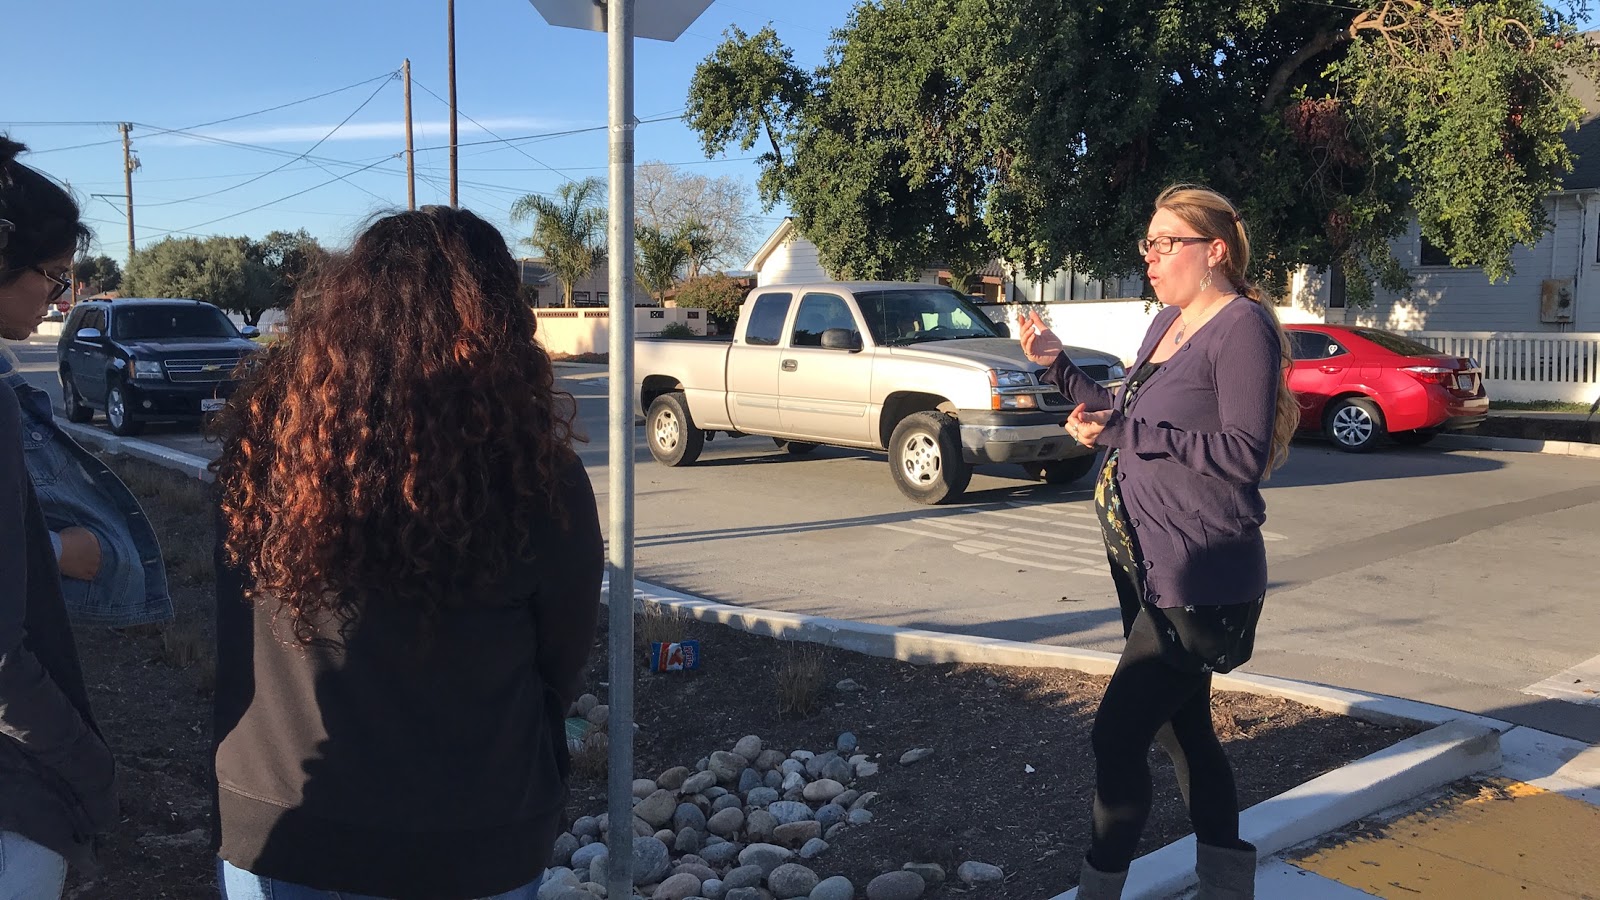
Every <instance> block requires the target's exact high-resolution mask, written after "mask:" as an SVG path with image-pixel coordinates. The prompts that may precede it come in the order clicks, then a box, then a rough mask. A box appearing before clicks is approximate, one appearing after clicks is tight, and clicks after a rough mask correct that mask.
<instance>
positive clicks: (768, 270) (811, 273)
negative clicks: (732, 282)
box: [756, 235, 831, 287]
mask: <svg viewBox="0 0 1600 900" xmlns="http://www.w3.org/2000/svg"><path fill="white" fill-rule="evenodd" d="M829 280H831V279H829V278H828V273H827V272H825V271H823V269H822V261H821V260H820V259H818V257H817V245H816V244H813V243H811V242H810V241H808V240H806V239H805V238H803V237H799V236H798V235H797V236H795V237H793V238H791V239H790V240H787V241H784V242H783V243H781V244H779V245H778V246H777V248H776V249H774V250H773V251H772V253H771V255H769V256H768V257H767V259H766V261H765V262H763V263H762V264H761V268H760V269H758V270H757V271H756V287H765V286H766V285H769V284H792V283H794V282H801V281H829Z"/></svg>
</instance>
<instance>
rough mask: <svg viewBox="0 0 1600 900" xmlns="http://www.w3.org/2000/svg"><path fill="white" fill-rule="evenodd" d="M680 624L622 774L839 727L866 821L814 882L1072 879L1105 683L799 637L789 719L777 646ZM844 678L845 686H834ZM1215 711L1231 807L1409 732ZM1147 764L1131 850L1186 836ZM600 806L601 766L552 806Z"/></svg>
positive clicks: (638, 685) (1174, 803) (956, 891)
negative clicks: (1144, 801)
mask: <svg viewBox="0 0 1600 900" xmlns="http://www.w3.org/2000/svg"><path fill="white" fill-rule="evenodd" d="M681 627H682V629H683V633H684V634H685V635H686V636H687V637H688V638H692V639H697V640H699V641H700V642H701V648H702V654H703V659H704V661H703V664H702V668H701V669H700V670H698V671H692V672H680V673H669V674H655V673H651V672H649V671H647V670H646V669H645V667H644V665H643V662H642V660H643V659H644V654H643V653H642V652H641V653H639V654H637V658H638V659H639V660H640V663H639V665H636V666H635V675H634V698H635V708H636V717H637V721H638V725H639V728H638V739H637V741H636V742H635V745H634V753H635V767H634V768H635V772H636V774H637V776H638V777H640V778H653V777H655V776H656V775H659V774H660V773H661V772H662V771H664V770H666V769H668V768H671V767H673V766H688V767H689V768H690V769H691V770H692V769H693V768H694V767H695V764H696V762H697V761H698V760H700V759H701V758H703V757H706V756H708V755H709V754H710V753H711V752H712V751H715V750H731V749H732V748H733V745H734V743H735V742H736V741H738V740H739V738H741V737H743V736H745V735H749V734H753V735H756V736H758V737H760V738H761V739H762V740H763V741H764V742H765V743H766V744H767V745H768V746H769V747H774V748H777V749H781V750H783V751H785V752H788V751H792V750H810V751H813V752H817V753H821V752H823V751H826V750H832V749H834V747H835V741H836V739H837V738H838V736H839V735H840V734H841V733H843V732H847V731H848V732H851V733H852V734H854V735H855V736H856V738H857V739H858V741H859V745H860V749H859V750H857V751H856V752H857V753H863V754H866V755H867V756H869V757H870V758H871V759H872V761H874V762H877V763H878V764H879V766H880V769H879V772H878V774H876V775H873V776H871V777H869V778H865V779H861V780H860V781H858V782H856V783H853V784H851V785H849V786H850V787H853V788H856V789H859V790H862V791H869V790H870V791H877V792H879V798H878V800H877V802H876V803H875V804H874V805H873V807H872V812H873V814H874V818H873V820H872V821H871V822H869V823H867V824H865V825H859V826H850V827H848V828H847V829H845V830H844V831H843V832H841V833H840V834H839V835H838V837H837V838H836V839H835V840H833V841H830V842H829V843H830V847H829V849H828V851H827V852H826V853H824V854H823V855H822V856H821V857H819V858H817V859H815V860H812V861H810V862H808V863H806V864H807V865H808V866H810V867H811V868H813V869H814V870H815V871H816V872H817V874H818V875H819V876H822V877H824V878H826V877H828V876H830V875H844V876H846V877H848V878H849V879H850V880H851V881H852V882H853V883H854V884H855V885H856V888H857V891H858V896H860V895H862V894H861V892H862V891H864V889H865V887H866V885H867V882H869V881H871V880H872V878H874V877H875V876H877V875H880V874H882V873H884V872H888V871H891V870H894V869H899V868H900V867H901V866H903V865H904V864H906V863H910V862H933V863H938V864H940V865H941V866H943V867H944V869H945V870H946V872H947V873H948V876H949V881H948V882H947V883H946V884H945V885H944V886H942V887H941V888H938V889H934V890H930V891H929V892H928V893H926V894H924V897H953V896H958V895H962V894H965V893H967V892H969V891H975V892H979V893H982V894H983V895H985V896H989V897H1007V898H1025V900H1037V898H1041V897H1052V896H1055V895H1056V894H1057V893H1060V892H1061V891H1064V890H1066V889H1067V888H1069V887H1071V886H1072V885H1074V884H1076V883H1077V874H1078V867H1079V864H1080V863H1081V861H1082V858H1083V853H1084V850H1085V849H1086V848H1087V838H1088V835H1089V821H1088V813H1089V797H1090V791H1091V788H1092V785H1093V777H1094V759H1093V756H1092V754H1091V752H1090V748H1089V729H1090V726H1091V725H1092V723H1093V720H1094V711H1095V708H1096V706H1097V705H1098V703H1099V700H1100V695H1101V693H1102V692H1103V691H1104V690H1105V683H1106V679H1105V678H1102V677H1096V676H1089V675H1084V674H1082V673H1079V672H1073V671H1068V670H1060V669H1031V668H1013V667H1005V666H976V665H965V664H942V665H928V666H917V665H912V664H909V663H902V662H898V661H895V660H886V659H878V658H875V657H869V656H862V655H860V654H855V653H849V652H845V651H838V650H830V649H826V648H821V647H815V648H812V649H811V650H810V651H808V653H809V654H814V658H815V659H816V660H817V661H818V662H820V664H821V670H822V673H823V675H822V678H821V679H820V684H821V686H820V688H819V689H818V690H817V691H816V697H815V701H816V702H815V708H814V710H813V711H812V712H811V713H809V714H808V715H804V716H797V715H793V714H785V713H784V712H782V707H784V706H786V705H788V704H787V703H786V702H785V701H786V700H787V699H788V695H789V694H790V693H792V691H791V689H790V683H789V682H790V680H791V679H790V677H789V673H790V672H791V671H792V669H791V667H790V666H786V665H785V659H784V656H785V648H786V647H791V646H793V645H788V644H784V643H782V642H778V641H775V640H772V639H770V638H765V637H759V636H756V635H751V634H747V633H745V632H741V631H736V630H733V629H729V628H725V627H722V626H718V625H707V624H703V623H699V622H693V621H691V622H687V623H684V624H683V625H682V626H681ZM638 630H639V631H643V630H644V628H640V629H638ZM603 631H604V620H602V632H603ZM606 651H607V648H606V638H605V636H604V635H603V634H602V635H601V636H600V637H598V638H597V640H596V644H595V648H594V656H593V659H592V662H591V665H590V669H589V683H590V684H591V685H594V686H597V687H596V688H595V692H596V693H597V695H599V696H600V698H601V699H602V701H603V700H604V699H605V696H606V695H605V691H604V688H603V687H599V686H600V685H602V684H603V683H604V682H605V681H606V679H607V677H608V672H607V669H606V665H607V664H606V658H607V652H606ZM790 652H791V653H792V652H793V651H790ZM846 679H848V680H849V681H852V682H854V683H855V685H856V686H857V687H859V690H841V689H840V688H839V687H838V684H839V683H840V682H841V681H844V680H846ZM1214 718H1215V721H1216V727H1217V731H1218V734H1219V735H1220V736H1221V737H1222V739H1223V742H1224V744H1225V746H1226V747H1227V750H1228V755H1229V757H1230V759H1231V760H1232V761H1233V764H1234V767H1235V770H1236V774H1237V777H1238V784H1239V802H1240V805H1241V808H1243V807H1248V806H1250V805H1252V804H1255V803H1259V802H1260V801H1262V800H1265V799H1267V798H1269V797H1272V796H1274V795H1276V794H1279V793H1282V792H1283V791H1285V790H1288V789H1289V788H1291V787H1293V786H1295V785H1297V784H1300V783H1302V782H1304V781H1307V780H1309V779H1311V778H1314V777H1316V776H1318V775H1320V774H1322V773H1324V772H1327V771H1330V770H1332V769H1335V768H1338V767H1339V766H1341V765H1343V764H1345V763H1347V762H1349V761H1351V760H1354V759H1358V758H1360V757H1362V756H1366V755H1368V754H1370V753H1373V752H1376V751H1378V750H1380V749H1383V748H1384V747H1387V746H1389V745H1390V744H1393V743H1394V742H1396V741H1398V740H1400V739H1402V738H1404V737H1407V736H1409V735H1410V734H1413V733H1415V732H1414V731H1413V730H1410V729H1393V728H1382V727H1378V726H1375V725H1370V724H1367V723H1365V722H1360V721H1357V720H1355V719H1349V718H1345V717H1343V716H1337V715H1333V714H1331V713H1327V712H1324V711H1322V710H1318V709H1314V708H1311V707H1307V706H1302V705H1300V704H1298V703H1293V702H1290V701H1287V700H1280V699H1275V698H1267V697H1258V696H1254V695H1250V694H1236V693H1223V694H1219V695H1218V697H1217V701H1216V704H1215V714H1214ZM919 747H926V748H931V749H932V750H933V751H934V753H933V755H932V756H931V757H930V758H928V759H927V760H925V761H923V762H919V763H916V764H914V765H910V766H901V765H899V759H900V757H901V755H902V754H903V753H905V751H907V750H911V749H913V748H919ZM1150 764H1151V768H1152V770H1153V772H1154V775H1155V796H1156V805H1155V808H1154V810H1153V811H1152V814H1151V819H1150V822H1149V825H1148V826H1147V828H1146V829H1145V836H1144V840H1143V842H1142V843H1141V845H1140V850H1139V852H1140V853H1141V854H1142V853H1145V852H1148V851H1150V850H1154V849H1156V848H1157V847H1160V846H1162V845H1164V844H1166V843H1169V842H1171V841H1173V840H1175V839H1177V838H1179V837H1182V836H1184V835H1185V834H1188V833H1189V832H1190V831H1191V829H1190V827H1189V822H1188V815H1187V813H1186V812H1185V810H1184V808H1183V804H1182V802H1181V801H1180V799H1179V797H1178V790H1177V782H1176V781H1175V780H1174V778H1173V774H1172V765H1171V763H1170V762H1169V761H1168V760H1167V758H1166V757H1165V755H1164V754H1162V753H1161V752H1160V751H1158V750H1156V751H1152V752H1151V755H1150ZM1030 769H1031V771H1030ZM605 810H606V796H605V781H604V778H603V776H602V777H599V778H595V779H589V778H584V777H578V778H576V779H575V780H574V782H573V784H572V799H571V801H570V802H569V804H568V812H569V815H570V816H572V817H577V816H581V815H599V814H601V813H603V812H605ZM968 860H976V861H978V862H985V863H989V864H991V865H996V866H999V867H1000V868H1001V869H1003V870H1004V871H1005V873H1006V879H1005V881H1004V882H1003V883H1002V884H999V885H990V886H983V887H979V888H967V887H965V886H964V885H961V884H960V883H959V882H957V881H956V868H957V867H958V866H959V865H960V864H961V863H963V862H966V861H968Z"/></svg>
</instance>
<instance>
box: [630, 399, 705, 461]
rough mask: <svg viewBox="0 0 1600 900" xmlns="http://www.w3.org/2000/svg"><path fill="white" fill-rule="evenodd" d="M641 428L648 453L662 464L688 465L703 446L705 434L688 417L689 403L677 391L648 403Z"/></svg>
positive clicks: (697, 456) (698, 454) (698, 456)
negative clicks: (642, 428) (648, 407)
mask: <svg viewBox="0 0 1600 900" xmlns="http://www.w3.org/2000/svg"><path fill="white" fill-rule="evenodd" d="M644 431H645V437H646V438H647V442H648V443H649V444H650V455H651V456H654V457H655V458H656V462H658V463H661V464H662V465H663V466H687V465H689V464H690V463H692V462H694V461H695V460H697V459H699V458H700V451H701V450H703V449H705V445H706V433H705V432H704V431H701V430H700V429H699V428H696V427H695V424H694V420H693V419H691V418H689V404H687V403H685V402H684V400H683V394H682V392H679V391H673V392H671V393H668V394H662V395H661V396H659V397H657V398H656V399H655V400H654V401H653V402H652V403H651V404H650V412H649V414H648V415H646V416H645V418H644Z"/></svg>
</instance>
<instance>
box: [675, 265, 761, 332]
mask: <svg viewBox="0 0 1600 900" xmlns="http://www.w3.org/2000/svg"><path fill="white" fill-rule="evenodd" d="M747 293H749V292H748V291H746V290H745V289H744V288H743V287H741V286H740V285H739V282H737V281H735V280H733V279H732V278H729V277H728V276H726V275H704V276H701V277H699V278H693V279H690V280H689V281H686V282H684V283H683V286H682V287H680V288H678V293H677V296H676V298H675V300H676V301H677V304H678V308H679V309H703V310H705V311H706V314H707V315H709V316H710V317H711V318H712V319H714V320H716V322H717V323H718V324H719V325H723V326H728V325H732V324H733V323H734V322H736V321H738V318H739V307H740V305H741V304H743V303H744V298H745V295H746V294H747Z"/></svg>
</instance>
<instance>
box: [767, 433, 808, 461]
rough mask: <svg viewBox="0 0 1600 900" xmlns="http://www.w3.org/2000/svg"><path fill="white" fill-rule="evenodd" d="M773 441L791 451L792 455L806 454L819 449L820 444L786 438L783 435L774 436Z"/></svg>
mask: <svg viewBox="0 0 1600 900" xmlns="http://www.w3.org/2000/svg"><path fill="white" fill-rule="evenodd" d="M772 442H773V443H774V444H777V445H778V446H779V447H780V448H782V449H784V450H787V451H789V455H790V456H805V455H806V454H807V453H810V452H811V451H813V450H815V449H817V447H818V446H819V445H818V444H809V443H806V442H805V441H789V440H784V439H783V438H781V437H775V438H773V439H772Z"/></svg>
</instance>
